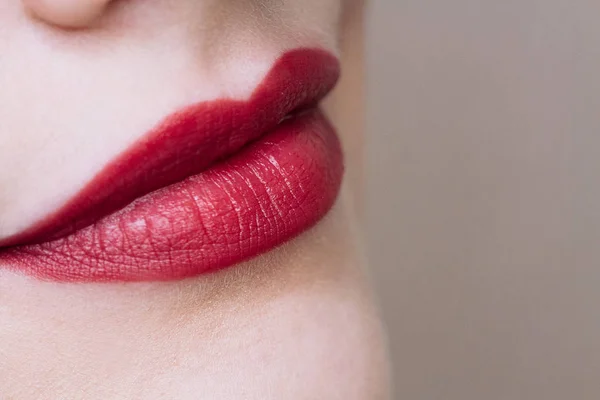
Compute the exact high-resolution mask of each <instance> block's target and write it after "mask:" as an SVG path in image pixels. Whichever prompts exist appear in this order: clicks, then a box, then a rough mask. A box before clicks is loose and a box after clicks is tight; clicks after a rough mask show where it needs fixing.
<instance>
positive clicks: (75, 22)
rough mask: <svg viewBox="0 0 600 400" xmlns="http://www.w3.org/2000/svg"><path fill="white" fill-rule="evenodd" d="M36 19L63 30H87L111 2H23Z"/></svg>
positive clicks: (73, 0) (68, 0) (34, 0)
mask: <svg viewBox="0 0 600 400" xmlns="http://www.w3.org/2000/svg"><path fill="white" fill-rule="evenodd" d="M22 1H23V4H24V6H25V7H26V9H27V12H28V13H29V14H31V15H32V16H34V17H35V18H37V19H39V20H41V21H43V22H45V23H47V24H51V25H56V26H59V27H62V28H85V27H88V26H90V25H92V24H93V23H94V22H95V21H96V20H97V19H98V18H99V17H100V16H101V15H102V13H103V12H104V9H105V8H106V5H107V4H108V3H109V2H110V0H22Z"/></svg>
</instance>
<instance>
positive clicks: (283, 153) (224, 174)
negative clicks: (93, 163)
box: [0, 49, 343, 282]
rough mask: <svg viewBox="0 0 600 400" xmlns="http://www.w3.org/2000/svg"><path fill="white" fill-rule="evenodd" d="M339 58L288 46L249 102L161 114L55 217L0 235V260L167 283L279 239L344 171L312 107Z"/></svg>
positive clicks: (53, 276)
mask: <svg viewBox="0 0 600 400" xmlns="http://www.w3.org/2000/svg"><path fill="white" fill-rule="evenodd" d="M338 77H339V62H338V60H337V59H336V58H335V57H334V56H333V55H331V54H329V53H327V52H325V51H323V50H317V49H298V50H293V51H290V52H288V53H285V54H284V55H283V56H282V57H280V59H279V60H278V61H277V62H276V63H275V64H274V66H273V67H272V69H271V71H270V72H269V73H268V74H267V76H266V78H265V79H264V80H263V82H262V83H261V84H260V85H259V86H258V88H257V89H256V90H255V91H254V93H253V95H252V96H251V97H250V99H249V100H246V101H236V100H229V99H227V100H223V99H222V100H217V101H213V102H207V103H200V104H195V105H192V106H190V107H188V108H186V109H184V110H181V111H178V112H176V113H174V114H173V115H171V116H169V117H167V118H166V119H165V120H164V121H163V122H161V123H159V124H158V125H157V127H156V128H155V129H153V130H152V131H150V132H148V133H147V134H146V135H144V137H143V138H142V139H141V140H139V141H138V142H137V143H136V144H135V145H133V146H132V147H131V148H130V149H128V150H126V151H125V152H124V153H122V154H121V155H119V156H118V157H117V158H116V159H114V160H113V161H112V162H111V163H109V164H108V165H107V166H106V167H105V168H104V169H103V170H102V171H101V172H100V173H99V174H98V175H96V176H95V177H94V178H93V179H92V180H91V181H90V182H89V183H88V184H87V185H86V186H85V187H84V188H83V189H82V190H81V191H80V192H79V193H78V194H77V195H76V196H74V197H73V198H72V199H71V200H70V201H69V202H68V203H67V204H65V205H64V206H62V207H61V208H60V209H59V210H57V211H56V212H54V213H53V214H52V215H49V216H47V217H46V218H45V219H44V220H42V221H39V222H38V223H37V224H35V225H34V226H32V227H30V228H28V229H27V230H25V231H23V232H21V233H19V234H17V235H15V236H13V237H10V238H8V239H6V240H4V241H3V242H2V243H0V264H1V265H3V266H7V268H9V269H12V270H15V271H19V272H23V273H26V274H28V275H31V276H34V277H36V278H39V279H45V280H53V281H65V282H115V281H117V282H118V281H167V280H176V279H183V278H188V277H193V276H197V275H200V274H205V273H210V272H214V271H217V270H220V269H223V268H226V267H229V266H232V265H234V264H236V263H239V262H242V261H244V260H246V259H249V258H251V257H254V256H256V255H258V254H261V253H263V252H266V251H268V250H271V249H273V248H274V247H277V246H278V245H280V244H282V243H284V242H286V241H287V240H290V239H292V238H293V237H295V236H297V235H298V234H300V233H301V232H303V231H304V230H306V229H308V228H310V227H311V226H313V225H314V224H316V223H317V222H318V221H319V220H320V219H321V218H322V217H323V216H324V215H325V214H326V213H327V212H328V211H329V209H330V208H331V207H332V205H333V203H334V202H335V199H336V198H337V194H338V191H339V187H340V184H341V180H342V176H343V160H342V158H343V157H342V151H341V148H340V143H339V140H338V137H337V135H336V133H335V130H334V129H333V127H332V126H331V124H330V123H329V122H328V120H327V118H326V117H325V116H324V115H323V113H322V112H321V111H320V110H319V106H318V105H319V103H320V101H321V100H322V99H323V98H324V97H325V96H326V95H327V94H328V93H329V92H330V91H331V90H332V89H333V87H334V86H335V83H336V82H337V79H338Z"/></svg>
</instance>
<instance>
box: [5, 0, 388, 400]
mask: <svg viewBox="0 0 600 400" xmlns="http://www.w3.org/2000/svg"><path fill="white" fill-rule="evenodd" d="M362 14H363V5H362V3H361V2H360V1H343V0H278V1H275V0H171V1H168V0H145V1H141V0H121V1H113V2H110V1H108V0H23V1H22V2H21V1H18V0H8V1H5V2H3V3H2V4H1V5H0V54H1V56H0V87H2V88H3V89H2V90H1V91H0V121H2V122H1V123H0V171H2V172H0V239H1V238H2V237H6V236H7V235H10V234H11V233H14V232H16V231H19V230H20V229H23V228H24V227H26V226H28V225H29V224H31V223H32V222H34V221H36V220H37V219H38V218H40V217H41V216H43V215H46V214H47V213H49V212H51V211H52V210H54V209H55V208H57V207H58V206H60V205H61V204H62V203H63V202H64V201H65V200H66V199H68V198H69V197H71V196H72V195H73V194H74V193H76V192H77V190H78V189H79V188H80V187H81V186H83V185H84V184H85V183H86V182H87V181H88V180H89V179H91V177H92V176H93V175H94V173H95V172H97V171H99V170H100V169H101V168H102V167H103V166H104V165H105V164H106V163H107V161H108V160H110V159H111V158H113V157H114V156H115V155H117V154H119V153H120V152H121V151H123V150H124V149H126V148H127V147H128V146H129V145H130V144H131V143H133V142H134V141H135V140H136V139H138V138H139V137H140V136H141V135H143V134H144V133H145V132H146V131H147V130H148V128H150V127H151V126H152V125H153V124H154V123H155V122H156V121H157V120H159V119H160V118H161V117H163V116H164V115H167V114H169V113H170V112H171V111H173V110H175V109H177V108H179V107H181V106H183V105H187V104H190V103H193V102H197V101H201V100H212V99H216V98H219V97H222V96H232V97H237V98H244V97H247V96H248V94H249V93H251V92H252V90H253V88H254V87H255V86H256V84H257V83H258V82H260V80H261V79H262V77H263V76H264V74H265V73H266V72H267V70H268V68H269V67H270V66H271V65H272V63H273V61H274V60H275V59H276V58H277V57H278V56H279V55H280V54H281V53H282V52H283V51H285V50H286V49H289V48H293V47H298V46H319V47H324V48H326V49H329V50H331V51H333V52H335V53H336V54H338V55H339V57H340V58H341V60H342V65H343V69H344V75H343V78H342V80H341V82H340V85H339V86H338V88H337V89H336V91H335V92H334V93H333V94H332V96H330V98H328V99H327V101H326V104H325V108H326V112H327V113H328V114H329V116H330V117H331V119H332V121H333V122H334V124H335V125H336V126H337V127H338V128H339V130H340V132H339V133H340V136H341V139H342V143H343V145H344V148H345V150H346V155H347V176H346V180H345V183H344V187H343V190H342V194H341V196H340V198H339V200H338V202H337V204H336V206H335V207H334V209H333V210H332V212H331V213H330V214H329V215H328V216H327V217H326V218H325V219H324V220H323V221H322V222H321V223H319V224H318V225H317V226H316V227H315V228H313V229H311V230H309V231H308V232H306V233H304V234H303V235H301V236H300V237H298V238H297V239H295V240H293V241H291V242H289V243H287V244H286V245H284V246H282V247H280V248H278V249H275V250H273V251H271V252H269V253H267V254H264V255H262V256H260V257H258V258H255V259H253V260H250V261H248V262H246V263H244V264H242V265H239V266H236V267H235V268H230V269H227V270H225V271H222V272H219V273H216V274H212V275H208V276H202V277H198V278H194V279H189V280H185V281H181V282H170V283H144V284H57V283H52V282H42V281H38V280H35V279H32V278H30V277H27V276H23V275H19V274H15V273H12V272H8V271H7V270H6V269H4V268H2V265H0V377H2V378H1V379H0V397H1V398H3V399H4V398H6V399H19V400H21V399H23V400H25V399H40V398H48V399H54V398H57V399H58V398H60V399H165V398H177V399H348V400H353V399H357V400H358V399H360V400H363V399H386V398H388V396H389V391H388V364H387V357H386V349H385V345H384V335H383V333H382V328H381V322H380V318H379V315H378V313H377V310H376V307H375V306H374V302H373V298H372V293H371V291H370V288H369V285H368V279H367V276H366V275H367V274H366V268H365V262H364V257H363V254H362V249H361V240H360V215H361V209H362V198H361V196H360V193H361V192H362V186H361V185H362V173H361V171H362V168H361V150H362V147H363V146H362V132H361V131H362V129H361V127H362V118H363V117H362V108H363V106H362V90H363V89H362V82H363V81H362V74H363V69H362V55H363V49H362ZM165 54H168V57H165V56H164V55H165ZM166 82H168V84H166ZM115 121H117V122H116V123H115Z"/></svg>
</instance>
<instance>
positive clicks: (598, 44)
mask: <svg viewBox="0 0 600 400" xmlns="http://www.w3.org/2000/svg"><path fill="white" fill-rule="evenodd" d="M369 46H370V50H369V51H370V59H369V68H370V93H369V106H370V111H369V116H368V122H369V133H370V135H371V143H370V148H369V153H370V165H369V168H370V170H369V174H370V183H369V190H368V192H369V215H368V217H369V218H368V220H369V232H368V233H369V240H370V253H371V259H372V263H373V265H374V269H375V279H376V283H377V285H378V288H379V291H380V294H381V297H382V302H383V305H384V312H385V316H386V319H387V322H388V324H389V330H390V341H391V344H390V346H391V351H392V354H393V357H394V363H395V373H394V375H395V384H396V388H397V390H396V398H397V399H411V400H413V399H419V400H421V399H422V400H434V399H444V400H452V399H456V400H458V399H460V400H465V399H466V400H470V399H485V400H500V399H510V400H514V399H544V400H547V399H561V400H562V399H577V400H579V399H599V398H600V2H598V0H568V1H566V0H504V1H491V0H454V1H445V0H430V1H423V0H379V1H377V0H374V1H373V2H372V5H371V15H370V34H369Z"/></svg>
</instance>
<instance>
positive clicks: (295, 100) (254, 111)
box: [0, 50, 339, 247]
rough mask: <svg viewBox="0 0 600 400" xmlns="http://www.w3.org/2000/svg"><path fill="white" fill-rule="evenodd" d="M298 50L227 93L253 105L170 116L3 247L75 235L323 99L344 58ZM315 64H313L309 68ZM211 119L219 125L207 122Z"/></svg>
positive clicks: (201, 108)
mask: <svg viewBox="0 0 600 400" xmlns="http://www.w3.org/2000/svg"><path fill="white" fill-rule="evenodd" d="M315 52H318V53H319V54H320V56H321V57H327V58H330V59H334V58H335V57H334V56H332V55H330V54H329V53H327V52H325V51H322V50H314V51H313V52H312V54H313V56H314V54H315ZM302 54H308V53H302ZM295 56H296V54H295V53H289V54H288V55H285V56H284V57H283V58H282V59H280V60H279V61H278V66H277V68H274V69H273V70H272V71H271V72H270V73H269V77H268V78H269V79H266V80H265V82H269V84H268V85H266V86H263V85H261V86H259V87H258V88H257V89H256V90H255V91H254V93H253V94H252V96H251V97H250V99H249V100H247V101H237V100H219V101H221V102H223V103H224V104H225V103H235V102H237V103H245V105H246V106H245V107H241V108H235V109H236V110H237V111H238V113H231V112H228V111H227V110H231V109H232V108H230V107H222V108H221V110H222V111H219V110H217V111H215V110H216V108H215V107H214V105H213V106H211V107H210V108H207V109H205V108H204V104H203V103H199V104H195V105H192V106H190V107H188V108H186V109H184V110H182V111H179V112H177V113H175V114H173V115H171V116H169V117H168V118H166V119H165V120H163V121H162V122H160V123H159V124H157V126H156V127H155V128H154V129H152V130H151V131H150V132H149V133H148V134H146V135H144V136H143V137H142V138H141V139H140V140H139V142H138V143H136V144H135V145H134V146H132V147H131V149H130V150H129V151H125V152H124V153H123V154H122V155H121V156H119V157H117V158H116V159H115V160H114V161H113V162H111V163H109V164H108V165H107V166H106V167H105V168H104V169H103V170H102V172H101V173H100V174H99V175H97V176H96V177H94V178H93V179H92V180H91V181H90V183H89V184H88V185H87V186H85V187H84V188H83V189H82V190H81V191H80V192H79V193H78V194H77V195H76V196H75V197H74V198H73V199H72V200H71V201H69V202H67V204H65V205H64V206H62V207H61V208H60V209H59V210H56V211H55V212H53V213H52V214H50V215H48V216H47V217H46V218H44V219H43V220H41V221H38V222H37V223H36V224H34V225H33V226H31V227H29V228H28V229H26V230H25V231H22V232H20V233H18V234H16V235H13V236H11V237H8V238H5V239H3V240H0V247H3V246H4V247H6V246H15V245H21V244H35V243H40V242H46V241H49V240H53V239H57V238H60V237H64V236H66V235H69V234H71V233H73V232H74V231H77V230H80V229H82V228H84V227H86V226H89V225H90V224H92V223H94V222H96V221H98V220H99V219H101V218H103V217H105V216H107V215H108V214H111V213H113V212H115V211H116V210H118V209H120V208H122V207H124V206H126V205H127V204H129V203H131V202H132V201H133V200H135V199H136V198H139V197H141V196H144V195H146V194H148V193H150V192H152V191H155V190H157V189H160V188H162V187H165V186H168V185H171V184H173V183H176V182H179V181H181V180H183V179H185V178H186V177H188V176H191V175H194V174H197V173H199V172H201V171H203V170H205V169H206V168H208V167H210V166H211V165H212V164H214V163H215V162H217V161H219V160H221V159H223V158H226V157H228V156H230V155H231V154H233V153H235V152H237V151H238V150H240V149H241V148H242V147H243V146H245V145H246V144H248V143H249V142H252V141H253V140H256V139H257V138H259V137H261V136H262V135H264V134H266V133H268V132H269V131H270V130H272V129H273V128H275V127H276V126H277V125H278V124H279V123H280V122H281V121H282V120H284V119H286V118H287V117H289V116H290V115H292V114H293V113H294V112H296V111H299V110H302V109H304V108H309V107H311V106H315V105H317V104H318V103H319V101H320V100H321V99H322V98H323V97H324V96H326V95H327V94H328V93H329V92H330V91H331V90H332V89H333V87H334V86H335V84H336V82H337V79H338V76H339V65H338V63H337V60H335V62H326V63H323V62H321V63H310V62H306V60H297V59H293V57H295ZM286 57H287V59H286ZM307 65H308V66H309V68H310V69H312V70H310V71H307V70H306V69H307ZM297 69H300V70H301V72H297V71H296V70H297ZM224 121H225V122H224ZM211 124H212V125H214V126H215V127H216V129H209V128H206V127H207V126H208V127H210V125H211ZM200 126H202V127H203V129H198V127H200ZM82 199H84V200H85V201H82Z"/></svg>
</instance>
